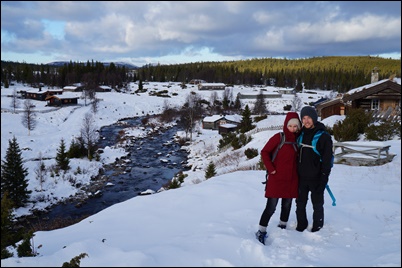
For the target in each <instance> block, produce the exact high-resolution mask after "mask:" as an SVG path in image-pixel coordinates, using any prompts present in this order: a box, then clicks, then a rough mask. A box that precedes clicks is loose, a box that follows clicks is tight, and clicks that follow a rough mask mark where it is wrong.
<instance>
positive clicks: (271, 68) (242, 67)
mask: <svg viewBox="0 0 402 268" xmlns="http://www.w3.org/2000/svg"><path fill="white" fill-rule="evenodd" d="M1 67H2V68H1V81H2V83H3V84H4V85H6V83H9V82H10V81H11V80H15V81H17V82H22V83H27V84H40V83H43V84H44V85H47V86H50V87H61V88H62V87H64V86H66V85H71V84H74V83H82V84H83V85H84V86H86V87H88V88H90V87H94V86H97V85H108V86H111V87H112V88H115V89H119V88H122V87H124V86H125V84H126V83H127V82H135V81H138V80H140V81H158V82H167V81H172V82H182V83H189V82H190V81H191V80H192V79H202V80H205V81H207V82H220V83H225V84H228V85H231V84H232V85H240V84H243V85H244V84H250V85H272V86H277V87H287V88H301V87H303V85H304V88H309V89H318V88H319V89H323V90H334V91H338V92H341V93H343V92H346V91H349V90H350V89H352V88H356V87H359V86H361V85H365V84H369V83H371V74H372V71H373V70H374V68H375V69H377V70H378V73H379V79H380V80H381V79H387V78H389V77H391V76H392V75H394V76H396V77H401V60H400V59H391V58H388V59H386V58H381V57H371V56H333V57H332V56H331V57H312V58H302V59H286V58H284V59H275V58H262V59H249V60H238V61H222V62H195V63H184V64H173V65H163V64H156V65H155V64H146V65H144V66H142V67H140V68H137V69H132V70H130V69H127V68H126V67H125V66H122V67H120V66H117V65H116V64H114V63H113V62H112V63H111V64H110V65H109V66H106V67H105V66H104V64H103V63H101V62H97V61H96V62H94V61H93V60H92V61H87V62H86V63H80V62H72V61H70V62H69V63H65V64H64V65H63V66H59V67H57V66H51V65H44V64H40V65H37V64H27V63H18V62H10V61H1Z"/></svg>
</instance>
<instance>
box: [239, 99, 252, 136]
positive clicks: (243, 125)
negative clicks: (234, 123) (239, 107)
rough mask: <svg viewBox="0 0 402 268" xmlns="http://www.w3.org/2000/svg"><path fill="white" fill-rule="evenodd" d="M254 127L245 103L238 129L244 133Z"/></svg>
mask: <svg viewBox="0 0 402 268" xmlns="http://www.w3.org/2000/svg"><path fill="white" fill-rule="evenodd" d="M253 128H254V126H253V122H252V119H251V112H250V109H249V107H248V104H246V107H245V108H244V111H243V113H242V119H241V122H240V124H239V130H240V132H241V133H245V132H247V131H249V130H252V129H253Z"/></svg>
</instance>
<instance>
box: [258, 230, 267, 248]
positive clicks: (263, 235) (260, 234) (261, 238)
mask: <svg viewBox="0 0 402 268" xmlns="http://www.w3.org/2000/svg"><path fill="white" fill-rule="evenodd" d="M255 237H256V238H257V240H258V241H260V242H261V243H263V244H264V245H265V238H267V232H261V231H260V230H258V232H256V233H255Z"/></svg>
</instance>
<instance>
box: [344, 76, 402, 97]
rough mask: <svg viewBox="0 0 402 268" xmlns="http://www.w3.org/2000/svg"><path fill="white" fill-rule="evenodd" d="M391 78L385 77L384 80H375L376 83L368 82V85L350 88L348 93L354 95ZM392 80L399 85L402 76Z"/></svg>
mask: <svg viewBox="0 0 402 268" xmlns="http://www.w3.org/2000/svg"><path fill="white" fill-rule="evenodd" d="M389 80H390V79H383V80H380V81H377V82H374V83H371V84H367V85H364V86H361V87H357V88H353V89H351V90H349V91H348V92H347V94H349V95H352V94H354V93H356V92H359V91H362V90H363V89H367V88H371V87H374V86H376V85H379V84H382V83H385V82H387V81H389ZM392 81H393V82H395V83H397V84H399V85H400V84H401V78H394V79H392Z"/></svg>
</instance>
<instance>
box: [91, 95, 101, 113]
mask: <svg viewBox="0 0 402 268" xmlns="http://www.w3.org/2000/svg"><path fill="white" fill-rule="evenodd" d="M91 108H92V112H93V113H94V114H96V113H97V112H98V108H99V99H98V98H96V97H95V98H94V99H93V101H92V106H91Z"/></svg>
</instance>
